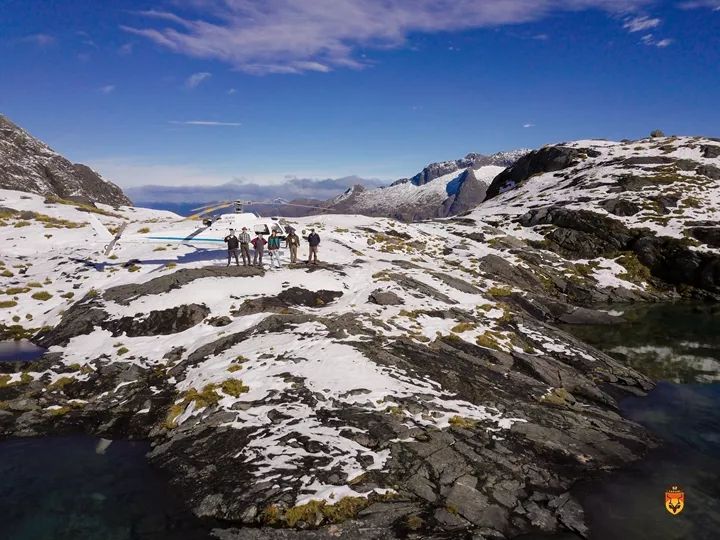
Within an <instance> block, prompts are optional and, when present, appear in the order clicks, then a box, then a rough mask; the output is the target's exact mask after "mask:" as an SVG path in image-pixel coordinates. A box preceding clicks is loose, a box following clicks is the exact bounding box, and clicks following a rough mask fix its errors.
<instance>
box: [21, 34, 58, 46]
mask: <svg viewBox="0 0 720 540" xmlns="http://www.w3.org/2000/svg"><path fill="white" fill-rule="evenodd" d="M20 41H21V42H22V43H32V44H33V45H37V46H38V47H48V46H50V45H54V44H55V43H56V42H57V39H55V36H51V35H50V34H31V35H29V36H25V37H24V38H21V39H20Z"/></svg>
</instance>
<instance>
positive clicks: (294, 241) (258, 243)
mask: <svg viewBox="0 0 720 540" xmlns="http://www.w3.org/2000/svg"><path fill="white" fill-rule="evenodd" d="M305 240H307V243H308V259H307V261H306V264H310V263H312V264H317V263H318V246H319V245H320V235H319V234H318V233H316V232H315V229H311V230H310V234H309V235H308V236H307V237H306V238H305ZM280 242H281V238H280V236H278V234H277V231H272V232H271V233H270V238H268V239H267V240H265V238H264V235H263V233H257V234H256V235H255V238H251V237H250V233H249V232H248V229H247V227H243V228H242V231H241V232H240V234H239V235H237V236H236V235H235V231H234V230H232V229H231V230H230V234H228V235H227V236H226V237H225V243H226V244H227V249H228V261H227V265H228V266H230V263H231V262H232V258H233V257H235V263H236V264H237V265H238V266H240V259H239V257H238V255H240V256H242V260H243V266H248V265H253V266H262V265H263V255H264V253H265V247H266V246H267V251H268V253H269V255H270V265H271V266H273V265H274V266H275V268H280ZM285 242H286V244H287V247H288V250H289V251H290V262H291V263H297V255H298V248H299V247H300V237H299V236H298V235H297V234H295V230H294V229H290V231H289V233H288V235H287V237H286V238H285ZM250 246H252V248H253V256H252V263H251V262H250Z"/></svg>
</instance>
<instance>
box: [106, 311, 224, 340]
mask: <svg viewBox="0 0 720 540" xmlns="http://www.w3.org/2000/svg"><path fill="white" fill-rule="evenodd" d="M209 314H210V309H209V308H208V307H207V306H205V305H202V304H187V305H182V306H176V307H172V308H168V309H162V310H158V311H151V312H150V313H148V314H147V315H144V314H136V315H133V316H131V317H123V318H121V319H113V320H109V321H107V320H106V321H103V322H102V323H100V326H101V328H103V329H104V330H110V331H111V332H112V334H113V336H120V335H122V334H126V335H127V336H128V337H138V336H158V335H167V334H176V333H178V332H183V331H185V330H188V329H189V328H192V327H193V326H195V325H197V324H199V323H201V322H202V321H203V319H205V317H207V316H208V315H209Z"/></svg>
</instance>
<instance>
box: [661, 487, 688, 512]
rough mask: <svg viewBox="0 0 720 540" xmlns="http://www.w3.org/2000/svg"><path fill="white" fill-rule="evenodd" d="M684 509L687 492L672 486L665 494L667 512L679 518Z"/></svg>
mask: <svg viewBox="0 0 720 540" xmlns="http://www.w3.org/2000/svg"><path fill="white" fill-rule="evenodd" d="M683 508H685V492H683V491H682V490H681V489H680V488H679V487H677V486H672V487H671V488H670V489H668V490H667V491H666V492H665V510H667V511H668V512H670V513H671V514H672V515H673V516H677V515H678V514H679V513H680V512H682V511H683Z"/></svg>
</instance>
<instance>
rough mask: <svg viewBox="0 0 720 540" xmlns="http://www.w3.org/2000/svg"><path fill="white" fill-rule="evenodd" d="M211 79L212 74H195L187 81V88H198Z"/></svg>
mask: <svg viewBox="0 0 720 540" xmlns="http://www.w3.org/2000/svg"><path fill="white" fill-rule="evenodd" d="M210 77H212V73H208V72H207V71H203V72H201V73H193V74H192V75H190V76H189V77H188V78H187V80H186V81H185V86H186V87H187V88H197V87H198V86H199V85H200V84H201V83H202V82H203V81H205V80H207V79H209V78H210Z"/></svg>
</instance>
